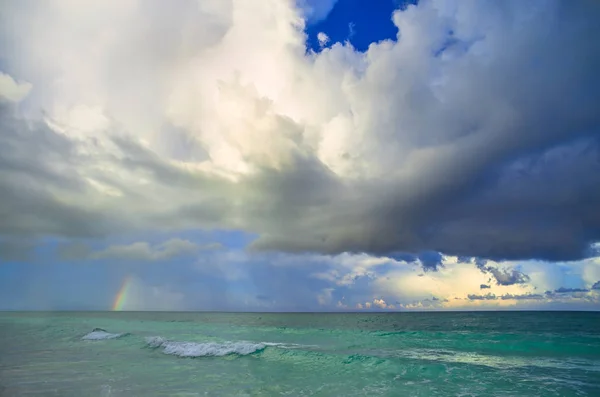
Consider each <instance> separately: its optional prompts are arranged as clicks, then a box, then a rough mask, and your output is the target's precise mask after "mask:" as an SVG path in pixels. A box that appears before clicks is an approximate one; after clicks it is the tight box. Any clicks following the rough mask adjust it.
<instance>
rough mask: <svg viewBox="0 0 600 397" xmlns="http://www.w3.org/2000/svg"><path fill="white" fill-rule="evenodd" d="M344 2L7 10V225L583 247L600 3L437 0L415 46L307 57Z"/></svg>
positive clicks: (409, 19) (554, 256)
mask: <svg viewBox="0 0 600 397" xmlns="http://www.w3.org/2000/svg"><path fill="white" fill-rule="evenodd" d="M334 3H335V2H334V1H328V2H304V3H303V4H300V6H299V3H296V2H295V1H291V0H289V1H288V0H283V1H282V0H266V1H263V2H260V4H258V5H257V4H256V3H254V2H252V4H250V2H244V1H213V0H211V1H203V2H196V1H191V0H189V1H181V2H178V3H177V4H176V5H174V4H170V3H169V4H167V3H164V4H163V3H160V2H137V1H135V0H125V1H121V0H120V1H116V0H115V1H112V0H111V1H97V2H94V3H93V4H92V3H90V2H85V4H84V3H83V2H74V1H67V2H65V1H59V0H50V1H47V2H43V3H40V2H34V1H28V0H25V1H20V2H11V3H10V4H7V5H6V6H4V7H2V10H1V11H0V20H2V21H6V20H8V19H10V20H12V21H14V22H13V23H11V24H6V23H3V24H0V25H2V27H0V42H1V43H12V45H11V46H6V47H5V46H3V48H4V47H5V48H6V51H4V52H3V56H4V57H3V65H2V67H3V68H6V69H5V70H3V72H6V73H8V74H10V75H11V76H18V79H17V80H14V79H13V78H8V77H6V76H7V75H6V74H2V76H3V77H2V79H3V80H2V81H5V80H6V81H8V82H9V83H6V82H3V83H2V87H5V86H8V87H9V88H8V89H7V88H2V92H3V93H6V92H12V94H10V95H11V98H20V97H21V94H19V95H16V94H15V92H18V93H23V92H25V89H24V88H23V86H22V85H20V86H19V85H18V84H21V83H15V81H21V80H22V81H28V82H30V84H31V85H32V86H29V87H30V88H31V87H33V89H32V90H31V92H30V94H29V96H28V97H27V98H26V99H25V100H24V101H22V103H20V104H19V107H16V106H15V105H14V104H13V103H12V102H11V103H4V102H2V103H0V107H1V108H0V123H1V125H0V127H1V129H2V131H3V133H2V135H1V136H0V193H1V194H2V197H3V200H2V202H1V203H0V216H1V217H2V219H3V222H2V223H1V224H0V236H1V237H3V238H8V237H14V236H26V237H28V238H33V237H42V236H58V237H74V236H77V237H81V236H83V237H97V236H107V235H114V234H119V233H127V232H130V231H135V230H147V229H151V230H156V229H160V230H171V229H183V228H225V229H243V230H245V231H248V232H250V233H254V234H256V235H258V236H259V237H258V239H257V240H256V241H255V243H254V244H253V248H254V249H256V250H284V251H289V252H306V251H310V252H319V253H324V254H337V253H340V252H346V251H347V252H369V253H373V254H380V255H381V254H385V255H388V254H391V253H395V252H411V253H415V254H416V253H420V252H436V253H437V252H443V253H445V254H452V255H464V256H470V257H472V256H478V257H486V258H493V259H522V258H543V259H549V260H566V259H576V258H581V257H583V256H585V255H586V253H587V249H588V248H589V244H590V243H591V242H594V241H596V240H598V239H600V233H599V230H600V217H599V215H598V211H597V204H598V202H600V179H599V178H600V176H599V175H600V172H599V171H600V163H599V162H598V155H599V153H600V139H599V135H598V133H599V127H600V113H599V112H598V111H597V109H599V108H600V86H599V84H600V83H599V80H598V78H597V70H599V69H600V47H598V46H597V45H596V43H597V41H598V40H597V39H598V38H599V30H598V27H597V23H596V21H597V20H598V18H599V17H600V9H599V8H598V6H597V5H596V4H594V2H576V3H569V4H566V3H565V2H560V1H558V0H557V1H547V2H543V3H542V2H533V3H531V2H522V1H517V0H514V1H506V2H502V3H498V2H493V1H452V2H447V1H433V0H432V1H424V2H421V3H420V4H419V5H418V6H409V7H407V8H406V9H403V10H398V11H397V12H395V13H394V15H393V22H394V24H395V25H396V26H397V27H398V30H399V33H398V37H397V41H385V42H381V43H378V44H375V45H372V46H371V47H370V48H369V50H368V51H366V52H364V53H360V52H357V51H356V50H355V49H354V48H352V46H351V45H350V44H345V45H342V44H335V45H333V46H332V47H331V48H328V49H325V50H324V51H322V52H320V53H318V54H312V53H307V51H306V48H305V35H304V32H303V27H304V25H305V21H304V19H305V18H306V16H307V15H308V14H307V12H309V11H307V10H312V11H310V12H312V14H310V15H311V16H310V18H313V19H319V18H323V17H324V16H325V15H327V13H328V12H329V11H330V10H331V8H332V7H333V5H334ZM542 5H543V6H542ZM310 12H309V13H310ZM57 54H60V55H57ZM40 59H41V60H43V62H40V61H39V60H40ZM4 60H5V61H4ZM17 86H18V87H21V88H19V89H16V88H15V87H17ZM27 91H29V89H27ZM3 95H8V94H3ZM564 98H568V100H567V101H565V99H564ZM13 102H14V101H13ZM40 109H43V111H44V114H43V116H39V114H40V113H39V112H40ZM120 250H121V251H120V252H121V253H122V254H123V253H125V252H128V253H129V254H131V253H132V252H134V251H135V252H136V254H135V255H141V256H143V257H146V258H151V257H153V255H155V254H156V252H155V251H153V250H152V249H151V248H150V247H148V246H144V245H143V244H142V245H138V246H135V247H133V248H132V247H128V248H123V247H122V248H121V249H120ZM159 251H160V250H159ZM135 255H134V256H135ZM421 261H422V263H423V266H424V267H425V268H426V269H429V270H436V269H438V270H439V264H440V263H441V262H440V260H439V257H438V258H433V259H432V258H425V259H423V258H421ZM490 272H491V274H492V276H493V277H494V278H495V279H496V281H497V283H498V284H499V285H501V286H509V285H510V284H523V283H524V282H526V277H527V276H525V275H524V274H522V273H518V271H517V270H512V271H510V272H508V273H507V272H503V271H500V270H498V271H497V272H495V271H491V270H490ZM473 277H475V276H473ZM486 282H487V281H486V280H480V281H479V282H477V284H475V285H476V287H478V286H479V285H480V284H482V283H486Z"/></svg>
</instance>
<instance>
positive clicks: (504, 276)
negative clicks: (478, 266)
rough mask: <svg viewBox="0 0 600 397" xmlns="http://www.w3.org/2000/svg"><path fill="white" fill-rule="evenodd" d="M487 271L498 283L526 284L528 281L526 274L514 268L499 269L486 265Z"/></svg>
mask: <svg viewBox="0 0 600 397" xmlns="http://www.w3.org/2000/svg"><path fill="white" fill-rule="evenodd" d="M487 271H489V272H490V273H491V274H492V276H493V277H494V278H495V279H496V283H497V284H498V285H514V284H526V283H527V282H529V276H528V275H526V274H524V273H521V272H520V271H518V270H515V269H502V270H501V269H496V268H493V267H490V266H488V268H487Z"/></svg>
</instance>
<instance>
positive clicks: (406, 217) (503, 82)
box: [256, 2, 600, 285]
mask: <svg viewBox="0 0 600 397" xmlns="http://www.w3.org/2000/svg"><path fill="white" fill-rule="evenodd" d="M491 7H492V6H491V3H490V2H482V3H481V4H480V5H478V6H477V7H476V11H474V13H475V12H479V13H481V15H480V16H481V17H483V16H484V15H486V16H488V15H490V14H487V13H488V12H490V9H489V8H491ZM523 8H527V11H528V18H529V19H528V22H527V23H526V24H523V22H517V21H518V19H519V18H520V17H521V15H522V14H523V12H524V10H523ZM505 11H506V17H507V19H497V20H494V21H493V23H492V24H491V25H490V26H488V25H485V26H486V28H485V29H486V31H485V39H484V40H483V41H482V42H481V43H480V44H481V48H482V49H483V48H485V50H484V52H485V53H486V54H487V55H486V58H485V61H483V59H481V58H480V57H479V55H477V54H476V53H475V52H470V51H467V52H466V53H462V54H461V55H460V57H462V58H460V59H461V60H460V61H457V62H456V63H453V62H448V63H443V61H439V63H438V61H437V60H433V59H428V60H424V59H420V60H419V61H420V62H422V63H425V64H427V65H428V66H431V67H433V68H436V70H438V73H441V74H442V75H443V76H444V82H445V86H444V87H443V89H441V91H440V92H437V93H436V94H435V95H438V96H443V97H444V99H445V100H443V101H442V100H440V101H436V100H435V98H436V97H435V95H434V94H433V93H432V91H431V88H430V86H429V85H428V84H427V83H426V82H425V81H414V83H413V84H412V85H411V86H410V88H411V91H410V93H411V95H409V94H406V93H405V92H402V91H400V90H392V91H390V92H389V93H387V92H386V94H385V95H382V96H381V100H380V101H377V100H375V101H374V103H373V104H372V106H373V107H375V106H381V108H384V109H390V111H389V112H388V113H384V112H383V111H381V112H380V113H378V114H377V116H376V117H379V119H380V120H382V121H381V125H382V126H383V125H384V124H385V126H386V127H388V126H396V127H395V128H394V127H392V128H391V129H390V130H389V131H388V130H386V131H384V132H382V134H383V133H385V134H387V135H385V136H386V137H387V138H389V140H386V147H385V148H382V149H381V152H380V158H381V159H382V161H383V160H384V159H385V157H386V156H387V155H388V154H389V156H390V157H391V156H392V153H394V152H395V151H397V152H396V156H397V155H398V154H397V153H401V151H402V145H403V144H407V143H410V144H416V145H422V146H418V147H419V148H420V149H421V148H422V150H423V151H422V152H414V153H413V155H412V156H411V157H410V158H408V159H406V160H405V162H404V165H405V166H407V167H410V169H411V170H415V172H414V174H409V175H406V177H405V178H403V179H399V180H389V181H386V182H385V186H382V185H377V184H376V183H375V182H372V183H365V186H364V187H363V190H364V191H368V192H369V195H368V197H363V198H362V200H361V201H360V205H359V206H357V207H356V208H357V211H356V212H354V213H351V214H348V216H345V217H343V222H342V223H338V222H339V221H341V219H339V218H337V217H328V223H327V224H325V223H321V224H320V225H319V227H317V228H315V229H314V230H315V231H313V232H307V231H304V233H303V234H304V235H303V236H302V237H300V238H297V236H298V235H294V236H293V237H292V235H290V234H288V233H287V232H284V233H280V234H276V233H269V234H263V235H262V236H261V238H260V239H259V240H258V241H257V242H256V247H260V248H269V249H286V250H317V251H321V252H339V251H344V250H348V251H368V252H373V253H388V252H393V251H406V252H414V253H418V252H421V251H437V252H444V253H448V254H453V255H460V256H469V257H473V256H477V257H484V258H491V259H496V260H502V259H512V260H514V259H526V258H539V259H546V260H567V259H577V258H582V257H584V256H585V254H586V250H587V249H588V247H589V244H590V243H591V242H593V241H595V240H600V215H598V211H597V210H596V209H597V205H598V203H600V162H598V158H599V157H598V153H599V147H600V145H599V133H600V112H598V109H600V80H599V79H598V78H597V70H598V69H600V47H598V46H597V45H596V44H595V43H596V42H597V40H598V39H600V28H598V24H597V23H596V21H597V20H598V18H599V17H600V9H599V7H597V5H595V4H594V3H593V2H577V4H571V3H569V4H567V3H564V2H555V3H553V5H552V6H550V7H548V8H547V9H543V10H542V8H541V7H540V8H539V9H536V10H533V9H531V8H530V7H529V6H526V5H525V4H524V3H522V2H507V3H506V6H505ZM473 15H475V14H473ZM485 20H486V21H489V19H485ZM449 23H450V24H452V23H457V22H456V21H454V22H453V21H450V22H449ZM469 23H472V24H473V25H474V26H470V27H473V28H474V29H475V30H476V29H479V28H482V26H483V25H479V24H478V23H477V22H476V21H470V22H469ZM455 28H456V29H454V27H453V30H454V31H459V30H461V26H455ZM400 30H401V31H402V29H400ZM482 33H483V32H482ZM424 34H426V33H425V32H424ZM464 39H466V37H465V38H464ZM401 40H402V39H401ZM400 43H401V41H400ZM509 43H512V44H510V45H509ZM473 48H474V47H473ZM453 59H456V58H453ZM467 65H468V66H467ZM541 65H544V66H543V67H541ZM402 77H403V76H401V75H397V74H395V73H392V74H391V75H389V76H387V77H386V79H387V81H389V84H390V85H391V86H393V85H394V83H395V82H397V83H398V84H401V83H403V80H402ZM565 97H568V98H569V101H568V102H565V101H564V100H563V98H565ZM384 102H385V104H386V106H384ZM392 109H393V110H392ZM404 109H406V111H414V112H415V114H416V113H419V114H421V115H422V117H417V116H415V117H413V118H406V117H405V116H406V115H405V113H403V110H404ZM416 109H421V110H422V109H426V111H424V112H423V111H419V112H417V110H416ZM394 112H395V113H394ZM408 122H410V124H409V125H410V127H408V126H407V123H408ZM438 123H439V124H438ZM377 127H379V125H376V126H374V128H377ZM382 128H383V127H382ZM400 131H402V133H400ZM412 134H414V135H412ZM413 137H414V140H412V139H413ZM416 137H419V139H420V140H417V138H416ZM436 140H437V141H438V142H439V141H440V140H442V141H443V142H444V143H445V146H439V147H436V146H435V145H434V144H433V142H436ZM407 141H408V142H407ZM425 148H426V149H425ZM390 161H391V160H390ZM416 170H418V171H416ZM390 171H391V168H390ZM323 211H325V209H323ZM334 211H335V210H334ZM337 212H338V213H339V211H337ZM317 213H319V212H317ZM323 213H325V212H322V213H319V214H323ZM342 224H346V225H352V227H346V228H344V227H342ZM317 231H318V232H317ZM320 233H322V234H323V235H324V236H326V237H325V238H319V237H318V234H320ZM498 276H499V277H498V278H499V279H500V280H498V281H499V282H500V283H501V284H502V285H507V284H510V283H518V282H522V281H523V280H524V278H523V277H521V276H519V275H518V274H516V273H512V274H510V275H505V274H498Z"/></svg>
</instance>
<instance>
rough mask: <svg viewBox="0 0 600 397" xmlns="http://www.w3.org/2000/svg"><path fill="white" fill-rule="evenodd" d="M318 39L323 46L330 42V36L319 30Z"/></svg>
mask: <svg viewBox="0 0 600 397" xmlns="http://www.w3.org/2000/svg"><path fill="white" fill-rule="evenodd" d="M317 40H318V41H319V45H320V46H321V47H325V46H326V45H327V43H329V36H327V35H326V34H325V33H323V32H319V33H317Z"/></svg>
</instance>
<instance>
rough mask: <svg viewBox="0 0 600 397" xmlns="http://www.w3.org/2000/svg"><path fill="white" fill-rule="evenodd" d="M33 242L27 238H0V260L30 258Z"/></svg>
mask: <svg viewBox="0 0 600 397" xmlns="http://www.w3.org/2000/svg"><path fill="white" fill-rule="evenodd" d="M34 247H35V244H34V243H33V242H32V241H29V240H15V239H9V240H0V260H2V261H7V262H25V261H28V260H30V259H31V258H32V251H33V249H34Z"/></svg>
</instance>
